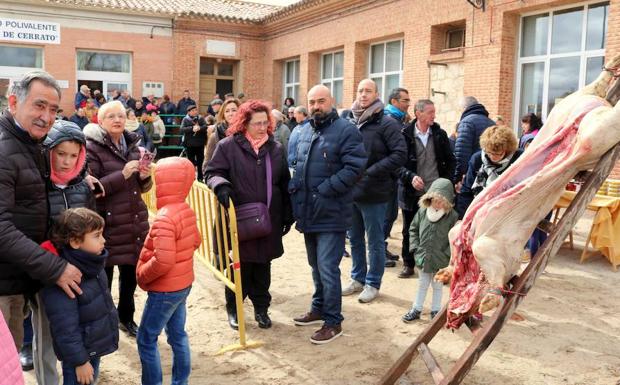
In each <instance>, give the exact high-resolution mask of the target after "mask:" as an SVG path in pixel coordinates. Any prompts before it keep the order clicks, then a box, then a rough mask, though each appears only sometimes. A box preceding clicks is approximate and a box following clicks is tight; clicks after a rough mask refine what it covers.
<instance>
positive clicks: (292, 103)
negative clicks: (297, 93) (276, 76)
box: [284, 97, 295, 107]
mask: <svg viewBox="0 0 620 385" xmlns="http://www.w3.org/2000/svg"><path fill="white" fill-rule="evenodd" d="M288 101H290V102H291V104H286V102H288ZM284 105H285V106H289V107H290V106H295V99H293V98H291V97H288V98H286V99H284Z"/></svg>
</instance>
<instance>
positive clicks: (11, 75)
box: [0, 43, 45, 81]
mask: <svg viewBox="0 0 620 385" xmlns="http://www.w3.org/2000/svg"><path fill="white" fill-rule="evenodd" d="M0 45H1V46H3V47H15V48H31V49H38V50H40V51H41V67H15V66H0V78H2V79H9V80H11V81H13V80H17V79H19V78H21V77H22V76H23V75H24V74H25V73H26V72H30V71H34V70H42V69H44V68H45V50H44V48H43V47H40V46H31V45H23V44H20V45H17V44H3V43H0Z"/></svg>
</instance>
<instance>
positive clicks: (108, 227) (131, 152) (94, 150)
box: [86, 101, 153, 337]
mask: <svg viewBox="0 0 620 385" xmlns="http://www.w3.org/2000/svg"><path fill="white" fill-rule="evenodd" d="M126 119H127V115H126V111H125V107H123V104H122V103H121V102H119V101H113V102H108V103H106V104H104V105H102V106H101V108H99V112H98V121H99V127H98V128H97V129H94V130H92V131H89V132H87V133H86V159H87V162H88V167H89V169H90V172H91V174H92V175H93V176H94V177H96V178H97V179H99V182H100V183H101V185H102V186H103V189H104V191H105V195H104V196H102V197H99V198H97V201H96V202H97V211H98V212H99V214H100V215H101V216H102V217H103V218H104V219H105V230H104V233H103V236H104V237H105V240H106V249H108V252H109V257H108V260H107V262H106V269H105V271H106V275H107V276H108V287H110V288H111V287H112V279H113V277H114V266H118V269H119V273H120V274H119V275H120V277H119V291H120V293H119V300H118V317H119V320H120V324H119V325H120V328H121V330H123V331H125V332H127V334H128V335H129V336H130V337H135V336H136V334H137V332H138V326H137V325H136V323H135V322H134V312H135V306H134V300H133V294H134V291H135V289H136V262H137V261H138V256H139V255H140V250H142V244H143V243H144V238H145V237H146V234H147V232H148V229H149V223H148V212H147V209H146V205H145V204H144V202H143V201H142V197H141V194H142V193H144V192H147V191H149V190H150V189H151V186H152V185H153V182H152V181H151V170H150V168H151V166H150V162H144V160H143V161H142V162H140V159H141V158H142V156H143V155H144V154H145V153H144V150H142V151H141V149H140V147H139V146H138V144H139V142H140V138H139V137H138V135H136V134H135V133H133V132H129V131H127V130H126V129H125V120H126Z"/></svg>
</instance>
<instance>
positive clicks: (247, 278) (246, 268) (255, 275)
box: [226, 262, 271, 313]
mask: <svg viewBox="0 0 620 385" xmlns="http://www.w3.org/2000/svg"><path fill="white" fill-rule="evenodd" d="M233 281H234V279H233ZM269 286H271V262H267V263H252V262H241V288H242V290H243V299H245V298H246V297H250V300H251V301H252V304H253V305H254V312H255V313H260V312H266V311H267V309H269V305H270V304H271V294H269ZM235 304H236V303H235V292H234V291H232V290H230V289H229V288H228V287H226V309H227V310H228V311H229V312H232V311H234V310H235Z"/></svg>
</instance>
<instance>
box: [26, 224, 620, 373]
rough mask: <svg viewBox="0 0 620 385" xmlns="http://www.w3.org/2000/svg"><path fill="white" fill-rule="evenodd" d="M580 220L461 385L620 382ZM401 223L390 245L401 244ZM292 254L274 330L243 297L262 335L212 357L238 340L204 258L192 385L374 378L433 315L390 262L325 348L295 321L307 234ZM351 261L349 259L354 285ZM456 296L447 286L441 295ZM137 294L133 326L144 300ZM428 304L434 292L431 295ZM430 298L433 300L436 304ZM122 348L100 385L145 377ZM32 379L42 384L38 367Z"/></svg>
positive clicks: (252, 326) (278, 275)
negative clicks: (516, 317)
mask: <svg viewBox="0 0 620 385" xmlns="http://www.w3.org/2000/svg"><path fill="white" fill-rule="evenodd" d="M589 223H590V222H589V220H587V219H583V220H582V221H581V222H580V223H579V224H578V226H577V228H576V231H575V241H576V250H569V249H562V250H561V252H560V253H559V254H558V255H557V256H556V257H555V258H554V259H553V260H552V261H551V262H550V264H549V266H548V268H547V271H546V273H545V274H543V275H542V276H541V277H540V278H539V279H538V281H537V283H536V285H535V286H534V287H533V289H532V290H531V291H530V294H529V295H528V297H527V298H526V299H525V300H524V301H523V303H522V304H521V306H520V307H519V310H518V311H519V313H520V314H522V315H523V316H524V317H525V318H526V320H525V321H523V322H515V321H510V322H509V323H508V324H507V325H506V326H505V327H504V329H503V330H502V332H501V333H500V334H499V335H498V337H497V338H496V339H495V341H494V342H493V343H492V345H491V346H490V347H489V349H488V350H487V351H486V352H485V353H484V355H483V356H482V357H481V359H480V360H479V361H478V363H477V364H476V366H475V367H474V368H473V369H472V371H471V372H470V373H469V375H468V376H467V377H466V378H465V380H464V381H463V384H471V385H473V384H476V385H482V384H504V385H513V384H514V385H517V384H518V385H522V384H528V385H539V384H540V385H543V384H545V385H548V384H574V385H577V384H584V385H585V384H587V385H595V384H601V385H603V384H604V385H616V384H618V385H620V295H618V286H617V284H618V282H620V280H619V278H620V272H618V273H614V272H613V271H612V269H611V265H610V264H609V263H608V262H607V261H606V260H605V259H604V258H602V257H600V256H595V257H593V258H592V259H591V260H589V261H587V262H586V263H585V264H579V263H578V260H579V253H580V252H581V247H582V245H583V242H584V239H585V236H586V235H587V230H588V226H589ZM399 231H400V225H399V224H396V225H395V228H394V230H393V232H392V235H393V236H394V238H393V239H390V249H391V250H392V251H394V252H396V251H397V250H399V246H398V245H399V244H400V234H399ZM285 250H286V254H285V255H284V256H283V257H282V258H279V259H277V260H275V261H274V262H273V268H272V286H271V294H272V296H273V302H272V305H271V308H270V314H271V317H272V319H273V328H271V329H270V330H262V329H259V328H258V327H257V325H256V322H254V320H253V311H252V308H251V304H249V303H247V302H246V317H247V318H246V319H248V318H249V319H248V338H250V339H251V340H258V341H262V342H264V345H263V346H262V347H260V348H257V349H250V350H245V351H238V352H234V353H227V354H224V355H219V356H218V355H215V353H216V352H217V351H218V350H219V349H220V348H221V347H223V346H226V345H229V344H232V343H234V342H236V341H237V338H238V335H237V334H236V332H235V331H233V330H231V329H230V328H229V327H228V324H227V322H226V313H225V310H224V298H223V286H222V285H221V284H220V283H219V282H217V281H216V280H215V279H214V278H213V277H212V276H211V274H210V273H209V272H208V271H207V270H206V268H204V267H203V266H202V265H199V264H198V263H197V264H196V276H197V279H196V282H195V284H194V287H193V290H192V293H191V295H190V297H189V305H188V322H187V331H188V333H189V335H190V341H191V347H192V376H191V379H190V384H198V385H203V384H243V385H246V384H247V385H258V384H269V385H284V384H376V383H377V382H378V380H379V379H380V378H381V376H382V375H383V374H384V373H385V372H386V371H387V370H388V368H389V367H390V365H391V364H392V363H393V362H394V361H395V360H396V359H397V358H398V357H399V356H400V354H401V353H402V352H403V351H404V350H405V349H406V348H407V347H408V346H409V344H410V343H411V342H412V341H413V340H414V339H415V337H416V336H417V335H418V334H419V333H420V332H421V331H422V330H423V329H424V327H425V326H426V325H428V322H429V320H428V319H429V314H428V308H426V309H425V311H424V312H423V315H422V320H420V321H418V323H414V324H405V323H403V322H402V321H401V320H400V317H401V316H402V314H404V313H405V312H406V311H407V310H408V309H409V307H410V306H411V301H412V299H413V297H414V295H415V291H416V289H417V279H415V278H414V279H399V278H397V276H396V275H397V273H398V271H399V269H400V268H401V267H402V265H401V263H400V262H399V263H398V265H397V267H396V268H391V269H386V273H385V276H384V281H383V286H382V289H381V295H380V297H379V298H378V299H377V300H375V301H374V302H372V303H370V304H361V303H359V302H358V301H357V298H356V297H355V296H353V297H345V298H344V300H343V313H344V317H345V321H344V323H343V329H344V332H345V333H344V336H342V337H341V338H339V339H337V340H336V341H334V342H332V343H331V344H328V345H324V346H315V345H312V344H311V343H310V342H309V340H308V338H309V337H310V335H311V334H312V332H313V331H314V330H315V329H316V325H314V326H309V327H297V326H295V325H294V324H293V322H292V320H291V318H292V317H293V316H297V315H300V314H302V313H304V312H305V311H307V310H308V308H309V303H310V296H311V293H312V290H313V286H312V279H311V275H310V268H309V266H308V264H307V262H306V255H305V249H304V246H303V237H302V235H301V234H299V233H297V232H295V231H291V233H290V234H289V235H287V236H286V238H285ZM350 267H351V261H350V259H346V258H345V259H344V260H343V262H342V265H341V268H342V279H343V282H346V281H348V275H349V271H350ZM447 295H448V290H447V288H445V289H444V301H446V299H447ZM145 297H146V296H145V293H144V292H142V291H141V290H138V291H137V292H136V303H137V307H138V311H137V314H138V316H137V318H136V321H139V318H138V317H139V314H141V309H142V306H143V304H144V300H145ZM427 299H428V300H429V301H430V293H429V295H428V298H427ZM428 303H429V302H427V305H428ZM471 338H472V337H471V334H470V333H469V331H468V330H467V329H466V328H463V329H461V330H458V331H457V332H455V333H452V332H449V331H447V330H444V331H441V332H440V333H439V334H438V336H437V337H436V340H435V341H434V342H433V343H431V344H430V347H431V350H432V351H433V352H434V354H435V357H436V358H437V359H438V361H439V362H440V364H441V366H442V367H443V368H444V370H445V369H446V368H448V367H449V365H450V364H451V363H453V362H454V361H455V360H456V359H457V358H458V356H459V354H460V353H461V352H462V351H463V350H464V349H465V348H466V346H467V345H468V343H469V341H470V340H471ZM119 345H120V347H119V350H118V351H117V352H116V353H114V354H112V355H110V356H107V357H104V358H103V360H102V366H101V377H100V381H99V384H122V385H129V384H139V383H140V360H139V358H138V353H137V350H136V344H135V340H133V339H129V338H127V337H126V336H125V335H124V334H122V333H121V341H120V344H119ZM160 348H161V353H162V361H163V367H164V375H165V378H164V383H170V373H171V354H170V349H169V348H168V345H167V344H166V343H165V336H162V337H161V338H160ZM26 379H27V384H35V383H36V381H35V380H34V376H33V375H32V372H29V373H28V374H27V375H26ZM398 383H399V384H400V385H411V384H428V383H432V379H431V377H430V375H429V374H428V373H427V371H426V368H425V367H424V364H423V363H421V361H420V360H416V361H414V363H413V364H412V365H411V367H410V368H409V371H408V372H407V373H406V375H405V376H403V377H402V378H401V379H400V380H399V382H398Z"/></svg>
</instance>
